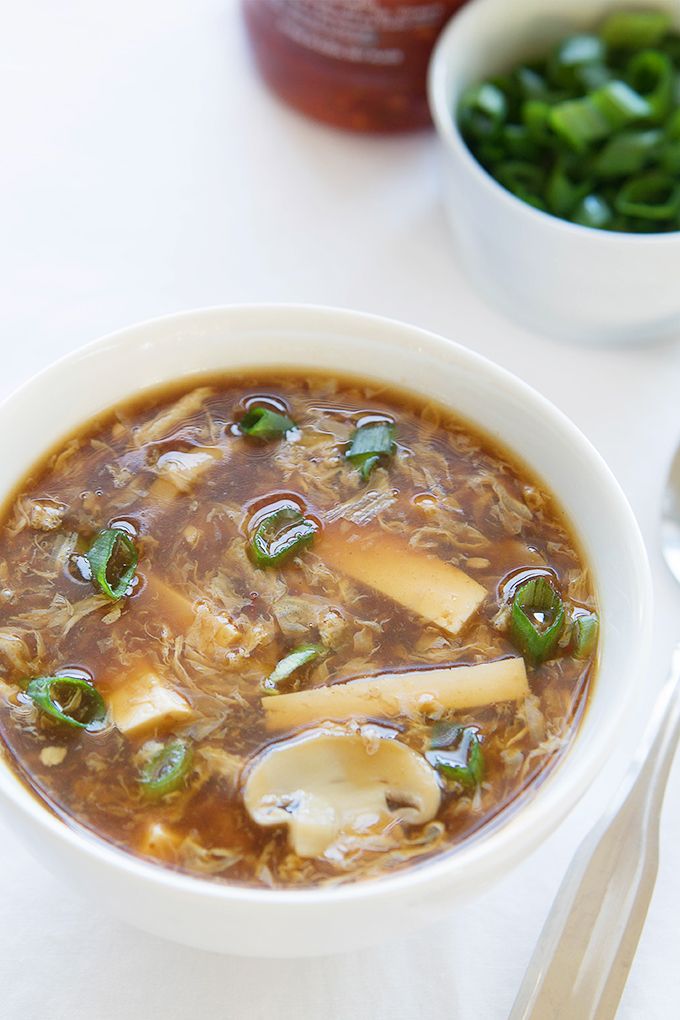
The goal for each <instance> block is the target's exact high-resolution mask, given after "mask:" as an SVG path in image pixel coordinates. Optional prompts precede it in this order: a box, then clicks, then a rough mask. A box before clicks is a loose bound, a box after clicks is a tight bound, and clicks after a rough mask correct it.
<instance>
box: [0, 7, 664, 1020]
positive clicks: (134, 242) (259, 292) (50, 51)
mask: <svg viewBox="0 0 680 1020" xmlns="http://www.w3.org/2000/svg"><path fill="white" fill-rule="evenodd" d="M0 13H1V14H2V23H1V24H0V38H1V39H2V42H1V46H2V65H1V67H0V95H2V104H1V108H0V145H1V147H2V155H1V157H0V203H1V205H2V216H1V217H0V294H1V304H0V309H1V311H0V315H1V323H2V331H1V334H0V336H1V340H0V344H1V348H0V349H1V351H2V360H1V362H0V395H4V394H5V393H7V392H9V391H10V390H11V389H12V388H13V387H14V386H16V385H17V384H19V383H21V382H22V381H23V380H24V379H26V378H28V377H29V376H30V375H31V374H32V373H33V372H34V371H36V370H37V369H38V368H41V367H42V366H44V365H46V364H47V363H49V362H50V361H52V360H54V359H55V358H56V357H57V356H58V355H60V354H62V353H64V352H66V351H70V350H72V349H73V348H74V347H77V346H78V345H80V344H82V343H84V342H86V341H88V340H90V339H92V338H94V337H96V336H98V335H100V334H103V333H106V332H108V331H110V330H113V329H116V328H117V327H121V326H124V325H127V324H129V323H132V322H135V321H136V320H141V319H145V318H149V317H152V316H156V315H160V314H163V313H166V312H173V311H177V310H180V309H184V308H191V307H196V306H200V305H210V304H221V303H228V302H247V301H272V300H275V301H276V300H278V301H306V302H317V303H324V304H332V305H342V306H347V307H352V308H358V309H362V310H367V311H371V312H378V313H382V314H385V315H388V316H392V317H395V318H399V319H404V320H406V321H409V322H413V323H416V324H418V325H420V326H424V327H428V328H430V329H432V330H435V331H437V332H439V333H442V334H444V335H445V336H449V337H452V338H454V339H456V340H459V341H461V342H463V343H465V344H467V345H469V346H470V347H472V348H474V349H475V350H477V351H481V352H482V353H484V354H487V355H489V356H490V357H491V358H493V359H495V360H496V361H498V362H500V363H501V364H503V365H505V366H506V367H508V368H510V369H512V370H514V371H515V372H517V373H518V374H519V375H521V376H522V377H523V378H525V379H526V380H527V381H528V382H530V383H532V384H533V385H535V386H537V387H538V388H539V389H540V390H542V392H543V393H544V394H545V395H546V396H547V397H549V398H551V399H552V400H553V401H554V402H555V403H556V404H557V405H558V406H559V407H561V408H562V409H563V410H564V411H566V412H567V414H569V415H570V416H571V417H572V418H573V419H574V420H575V421H576V423H577V424H578V425H579V426H580V427H581V428H582V429H583V430H584V431H585V433H586V434H587V435H588V436H589V437H590V438H591V439H592V441H593V442H594V443H595V445H596V446H597V447H598V448H599V450H600V451H601V452H602V453H603V454H604V456H605V457H606V459H607V460H608V461H609V463H610V465H611V467H612V468H613V470H614V472H615V473H616V474H617V476H618V478H619V479H620V481H621V483H622V485H623V487H624V489H625V490H626V492H627V494H628V496H629V498H630V500H631V503H632V505H633V508H634V510H635V512H636V514H637V515H638V518H639V520H640V523H641V526H642V529H643V531H644V534H645V538H646V541H647V544H648V548H649V553H650V557H651V561H652V566H653V571H654V575H655V585H656V595H657V611H656V647H655V652H654V657H653V661H652V662H651V663H650V668H649V672H648V674H647V675H645V676H641V677H640V703H641V725H642V718H643V715H644V712H645V711H647V710H648V707H649V705H650V704H651V701H652V700H653V695H654V691H655V689H656V688H657V687H658V686H659V685H660V683H661V681H662V679H663V674H664V671H665V669H666V666H667V662H668V658H669V654H670V648H671V644H672V641H673V640H674V638H675V637H680V611H679V610H680V592H678V591H677V590H676V589H675V588H674V587H673V583H672V581H671V579H670V577H669V576H666V574H665V572H664V567H663V564H662V561H661V559H660V555H659V551H658V541H657V528H658V507H659V498H660V493H661V489H662V484H663V478H664V475H665V471H666V467H667V464H668V461H669V458H670V455H671V452H672V449H673V447H674V444H675V442H676V440H677V438H678V435H679V433H680V346H679V345H678V344H677V343H671V344H667V345H665V346H661V347H648V348H645V347H644V346H641V347H640V348H638V349H635V350H630V351H612V352H604V351H597V350H587V349H580V348H576V347H567V346H564V345H558V344H556V343H554V342H552V341H550V340H547V339H545V338H542V337H540V336H535V335H532V334H529V333H527V332H524V331H523V330H521V329H518V328H516V327H514V326H513V325H512V324H510V323H508V322H507V321H505V320H504V319H502V318H500V317H499V316H498V315H496V314H495V313H494V312H492V311H490V310H489V309H488V308H487V307H486V306H485V305H484V304H483V303H482V302H481V300H480V299H479V298H478V297H477V296H476V294H474V293H472V292H471V291H470V289H469V287H468V284H467V282H466V280H465V279H464V277H463V276H462V275H461V269H460V265H459V263H458V261H457V257H456V252H455V250H454V247H453V244H452V242H451V239H450V237H449V234H448V232H447V227H446V225H445V223H444V220H443V215H442V208H441V203H440V199H439V184H438V156H439V152H438V146H437V142H436V139H435V138H434V137H433V136H431V135H428V134H423V135H419V136H414V137H409V138H402V139H371V138H357V137H352V136H348V135H345V134H342V133H337V132H334V131H332V130H330V129H326V128H323V127H320V126H318V125H315V124H313V123H311V122H307V121H305V120H303V119H301V118H300V117H298V116H297V115H295V114H293V113H291V112H290V111H288V110H287V109H285V108H284V107H282V106H281V105H280V104H279V103H278V102H277V101H276V100H275V99H273V98H272V97H271V96H270V95H269V94H268V93H267V92H266V91H265V90H264V88H263V87H262V85H261V84H260V82H259V80H258V79H257V78H256V76H255V73H254V70H253V68H252V66H251V63H250V59H249V55H248V51H247V49H246V45H245V40H244V37H243V31H242V27H241V21H240V16H239V10H238V6H237V4H236V3H235V0H231V2H230V0H117V2H116V3H111V2H109V3H104V2H103V0H63V2H61V3H55V2H54V0H21V2H19V3H12V2H10V0H4V2H3V3H2V4H1V5H0ZM578 299H579V295H574V300H578ZM130 372H131V373H134V365H131V366H130ZM54 397H55V399H54V430H55V436H56V435H58V434H59V431H60V428H59V395H58V394H55V395H54ZM47 440H48V437H46V442H47ZM9 442H11V436H3V437H2V443H3V444H5V443H9ZM621 555H622V556H625V555H626V551H625V549H622V550H621ZM631 739H634V738H633V737H631V735H627V734H622V742H624V741H630V740H631ZM622 755H623V751H622ZM614 767H615V766H614V764H613V765H612V769H614ZM616 767H617V768H618V766H616ZM593 779H594V780H596V779H597V777H593ZM614 779H616V776H614ZM606 782H607V777H602V778H601V781H600V783H599V784H597V783H596V785H595V789H594V791H592V792H591V794H590V795H589V797H588V798H586V800H585V801H584V802H582V804H581V805H580V806H579V808H578V809H577V811H576V812H575V813H574V814H573V815H572V817H571V818H570V819H569V821H568V823H567V824H565V825H564V826H563V827H562V828H561V829H560V830H559V831H558V832H557V833H556V834H555V835H554V836H553V837H552V838H551V839H550V840H549V841H548V843H547V844H545V845H544V846H543V847H542V848H541V850H540V851H539V852H537V853H536V854H535V855H534V856H533V857H532V858H531V859H529V860H528V861H527V862H526V863H525V864H524V865H523V866H522V867H521V868H520V869H519V870H517V871H516V872H515V873H514V874H513V875H512V876H510V877H505V878H504V879H503V880H502V882H501V883H500V884H499V885H498V886H497V887H496V889H494V890H493V891H492V892H491V893H490V894H488V895H486V896H485V897H484V898H483V899H481V900H480V901H479V902H478V903H476V904H475V905H474V906H472V907H469V908H466V909H465V910H459V911H457V912H456V913H455V914H453V915H452V916H451V919H450V921H449V923H447V924H445V925H442V926H440V927H439V928H437V929H435V930H430V931H426V932H424V933H423V932H421V933H414V935H413V937H412V938H411V939H410V940H409V941H408V942H403V943H399V944H396V945H392V946H389V947H387V948H381V949H377V950H373V951H370V952H364V953H361V954H360V955H359V954H357V955H350V956H344V957H338V958H333V959H322V960H312V961H300V962H258V961H252V960H245V961H244V960H237V959H232V958H224V957H219V956H216V955H211V954H207V953H200V952H195V951H191V950H187V949H183V948H180V947H178V946H174V945H171V944H167V943H164V942H161V941H159V940H157V939H155V938H152V937H150V936H147V935H143V934H140V933H138V932H136V931H134V930H132V929H129V928H127V927H125V926H123V925H122V924H120V923H118V922H116V921H113V920H111V919H110V918H109V917H108V916H106V915H105V914H103V913H102V912H101V911H100V909H99V907H98V905H97V903H85V902H83V901H81V900H80V899H79V898H78V897H77V895H74V894H73V893H72V892H70V891H68V890H66V889H64V888H62V887H61V886H59V885H57V884H55V882H54V881H53V880H52V879H51V877H50V876H49V875H48V874H47V872H46V871H44V870H43V869H42V867H40V866H38V865H37V864H35V863H34V862H33V860H32V859H31V858H30V856H29V855H28V854H27V852H26V850H25V849H24V847H23V845H21V844H20V843H19V842H18V841H17V840H16V838H15V836H14V835H13V833H12V831H11V829H10V828H9V827H7V826H6V825H5V823H4V821H2V820H0V1017H2V1020H33V1018H41V1020H42V1018H45V1017H49V1018H50V1020H61V1018H69V1020H80V1018H81V1017H82V1018H85V1017H87V1018H88V1020H89V1018H92V1020H113V1018H118V1017H125V1018H130V1020H179V1018H182V1020H184V1018H186V1017H197V1018H201V1020H213V1018H228V1020H232V1018H233V1020H241V1018H243V1020H270V1018H276V1020H279V1018H283V1020H287V1018H289V1017H290V1018H295V1020H316V1018H317V1017H318V1018H320V1017H324V1018H331V1020H336V1018H337V1020H349V1018H351V1020H369V1018H370V1020H383V1018H385V1020H386V1018H388V1017H389V1018H390V1020H407V1018H408V1020H412V1018H414V1017H416V1016H417V1017H418V1018H419V1020H439V1018H445V1017H446V1018H452V1017H460V1018H463V1020H467V1018H470V1020H504V1018H505V1017H507V1014H508V1011H509V1008H510V1004H511V1002H512V1000H513V996H514V993H515V990H516V988H517V986H518V984H519V981H520V979H521V976H522V974H523V971H524V967H525V965H526V963H527V960H528V958H529V955H530V952H531V949H532V946H533V943H534V940H535V938H536V936H537V934H538V931H539V930H540V926H541V924H542V922H543V919H544V917H545V915H546V913H547V911H548V908H549V905H550V902H551V900H552V896H553V894H554V892H555V891H556V889H557V886H558V884H559V881H560V877H561V875H562V873H563V870H564V868H565V867H566V865H567V863H568V861H569V859H570V856H571V854H572V852H573V850H574V848H575V846H576V845H577V843H578V840H579V839H580V837H581V836H582V834H583V833H584V832H585V831H586V829H587V827H588V825H589V823H590V822H591V821H592V820H593V818H594V817H595V815H596V813H597V810H598V809H599V807H600V806H601V804H602V801H603V799H604V797H605V796H606V793H605V792H603V791H604V790H605V787H606V790H609V789H611V781H609V786H606ZM662 828H663V831H662V860H661V869H660V874H659V880H658V884H657V889H656V894H655V897H654V901H653V903H652V907H651V910H650V914H649V918H648V922H647V926H646V929H645V932H644V935H643V938H642V942H641V945H640V948H639V951H638V955H637V959H636V961H635V964H634V968H633V971H632V974H631V977H630V980H629V984H628V987H627V990H626V993H625V998H624V1002H623V1005H622V1007H621V1010H620V1017H621V1018H622V1020H633V1018H635V1020H638V1018H642V1017H644V1018H645V1020H668V1018H670V1017H674V1016H677V1015H678V1009H679V1007H678V1002H679V1001H680V968H679V967H678V958H679V953H680V924H679V923H678V915H679V914H680V869H679V868H678V848H679V846H680V771H679V770H678V769H677V768H676V770H675V773H674V775H673V776H672V778H671V785H670V788H669V792H668V796H667V802H666V810H665V815H664V820H663V827H662ZM574 1020H579V1018H574Z"/></svg>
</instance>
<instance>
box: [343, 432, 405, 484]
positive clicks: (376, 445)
mask: <svg viewBox="0 0 680 1020" xmlns="http://www.w3.org/2000/svg"><path fill="white" fill-rule="evenodd" d="M394 432H395V428H394V425H392V424H391V423H390V422H385V421H378V422H370V423H369V424H367V425H360V426H359V428H357V429H355V430H354V433H353V434H352V439H351V443H350V447H349V450H348V451H347V453H346V457H347V458H348V460H351V461H352V463H353V464H354V466H355V467H356V468H358V469H359V472H360V474H361V477H362V478H363V479H364V481H365V480H366V479H367V478H368V476H369V475H370V473H371V471H372V470H373V468H374V467H375V466H376V464H377V463H378V462H379V461H380V458H381V457H389V456H390V454H391V453H392V452H393V450H394Z"/></svg>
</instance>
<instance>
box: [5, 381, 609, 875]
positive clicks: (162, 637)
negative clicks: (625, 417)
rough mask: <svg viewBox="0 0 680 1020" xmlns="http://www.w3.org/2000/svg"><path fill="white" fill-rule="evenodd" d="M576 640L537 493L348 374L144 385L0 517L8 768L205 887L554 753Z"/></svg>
mask: <svg viewBox="0 0 680 1020" xmlns="http://www.w3.org/2000/svg"><path fill="white" fill-rule="evenodd" d="M596 642H597V616H596V606H595V599H594V593H593V589H592V586H591V583H590V580H589V575H588V570H587V567H586V566H585V564H584V563H583V560H582V558H581V557H580V555H579V552H578V548H577V546H576V544H575V542H574V539H573V538H572V536H571V534H570V532H569V529H568V527H567V526H566V525H565V522H564V520H563V518H562V516H561V513H560V510H559V508H558V507H557V506H556V505H555V503H554V501H553V499H552V497H551V496H550V494H549V493H547V492H546V491H545V490H544V489H543V488H542V486H541V485H540V484H539V483H538V482H537V481H536V480H535V479H533V478H532V477H531V476H530V475H529V474H528V472H527V471H526V470H525V469H524V468H523V467H522V466H521V465H519V464H518V463H517V462H516V461H514V460H512V459H510V458H509V457H508V456H507V454H506V453H505V452H504V451H502V450H500V449H499V448H497V447H495V446H494V445H493V444H491V443H490V442H489V440H488V439H486V438H485V437H482V436H480V435H479V434H477V433H476V432H475V431H473V430H472V429H471V428H470V427H469V426H468V425H467V424H465V423H462V422H461V421H459V420H458V419H456V418H455V417H453V416H452V415H451V414H450V413H449V412H447V411H444V410H443V409H442V408H440V407H439V406H437V405H434V404H432V403H425V402H423V401H421V400H418V399H415V398H412V397H410V396H407V395H405V394H402V393H400V392H396V391H394V390H391V389H389V388H385V387H381V386H379V385H374V384H369V383H364V382H358V381H356V380H353V379H351V378H337V379H336V378H329V377H322V376H315V375H304V376H303V375H301V374H291V373H285V374H284V373H283V372H281V373H273V372H272V373H271V374H263V373H258V374H257V375H254V374H253V375H246V374H242V375H240V376H238V377H220V378H214V379H210V380H207V381H205V382H204V383H203V382H202V383H200V384H194V385H193V387H191V388H186V386H185V387H184V388H179V387H177V388H175V389H172V390H170V389H166V390H163V391H162V392H157V393H154V394H149V395H146V396H145V397H144V398H143V399H140V400H139V401H138V402H136V403H130V404H127V405H125V406H123V407H120V408H118V409H116V411H115V412H111V413H108V414H106V415H103V416H102V417H101V418H100V419H98V420H96V421H94V422H90V423H89V424H88V425H87V427H85V428H84V429H83V430H82V431H81V432H80V433H78V434H77V435H75V436H73V437H72V438H70V439H69V440H68V441H66V442H64V443H62V444H61V445H60V446H59V447H58V448H57V449H56V450H55V451H54V452H53V453H52V454H51V455H50V456H49V458H48V459H47V460H45V461H44V462H43V463H41V464H39V465H38V466H36V467H35V468H34V469H33V470H32V471H31V474H30V475H29V476H28V477H27V478H26V480H25V481H24V483H23V484H22V486H21V488H20V490H19V491H18V493H17V494H15V496H14V497H13V498H12V500H11V502H10V504H9V505H8V506H7V507H6V510H5V512H4V515H3V518H2V522H1V528H0V731H1V734H2V738H3V741H4V747H5V751H6V754H7V755H8V757H9V759H10V761H11V762H12V764H13V765H14V767H15V768H16V769H17V771H18V772H19V773H20V775H21V776H22V778H23V779H24V781H25V782H26V783H28V784H30V786H31V787H32V789H33V790H34V791H35V792H36V794H37V795H38V796H39V797H40V798H42V799H43V800H44V801H45V802H46V803H47V804H48V805H49V806H50V807H51V808H52V809H53V810H54V811H55V812H57V813H58V814H59V815H60V816H62V817H63V818H64V819H65V820H66V821H67V822H68V823H69V824H72V825H79V826H84V827H86V828H87V829H88V830H91V831H92V832H94V833H96V834H98V835H99V836H101V837H103V838H104V839H106V840H109V841H110V842H112V843H114V844H116V845H117V846H119V847H122V848H124V849H126V850H128V851H130V852H132V853H135V854H137V855H140V856H143V857H146V858H150V859H153V860H157V861H161V862H163V863H164V864H166V865H168V866H171V867H175V868H178V869H180V870H182V871H185V872H189V873H193V874H197V875H201V876H208V877H212V878H214V879H217V880H226V881H230V882H239V883H249V884H255V885H261V886H275V887H281V886H292V885H296V886H304V885H310V884H318V883H338V882H345V881H348V880H354V879H358V878H366V877H374V876H379V875H383V874H386V873H388V872H392V871H393V870H394V869H396V868H400V867H403V866H405V865H407V864H409V863H411V862H414V861H417V860H421V859H423V858H426V857H429V856H431V855H432V854H435V853H441V852H443V851H446V850H449V849H451V848H452V847H455V846H456V845H457V844H459V843H460V842H461V841H462V840H464V839H466V838H468V837H470V836H471V834H473V833H476V832H478V831H479V830H480V829H482V828H483V827H484V826H487V825H489V824H491V823H492V822H493V820H494V819H495V818H496V817H497V816H498V815H499V812H503V811H505V810H507V809H509V808H511V806H513V805H517V804H518V803H520V802H521V800H522V798H523V797H524V796H526V795H527V793H528V792H529V791H530V789H531V788H532V787H533V786H534V785H535V784H536V783H537V782H538V781H540V779H541V777H542V776H543V775H545V774H546V772H547V771H548V770H549V769H550V768H551V767H552V766H553V765H554V764H555V762H556V761H557V759H558V757H559V755H560V753H561V751H562V750H563V748H564V747H565V744H566V743H567V741H568V740H569V738H570V736H571V735H572V734H573V731H574V728H575V726H576V724H577V722H578V719H579V715H580V713H581V712H582V710H583V706H584V704H585V700H586V696H587V691H588V686H589V683H590V681H591V679H592V674H593V664H594V658H595V655H596ZM466 667H472V668H466ZM362 678H363V679H362ZM310 692H311V693H310Z"/></svg>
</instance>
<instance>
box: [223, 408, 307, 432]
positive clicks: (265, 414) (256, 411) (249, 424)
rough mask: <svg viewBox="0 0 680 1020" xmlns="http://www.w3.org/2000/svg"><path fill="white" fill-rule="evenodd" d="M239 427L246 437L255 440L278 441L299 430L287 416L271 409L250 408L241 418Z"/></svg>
mask: <svg viewBox="0 0 680 1020" xmlns="http://www.w3.org/2000/svg"><path fill="white" fill-rule="evenodd" d="M238 427H239V429H240V430H241V432H243V434H244V435H246V436H251V437H252V438H253V439H276V438H278V437H279V436H285V434H286V432H290V430H291V429H294V428H297V426H296V424H295V422H294V421H293V419H292V418H289V417H288V415H287V414H279V413H278V411H272V410H271V409H270V408H269V407H252V408H250V410H249V411H247V412H246V413H245V414H244V415H243V417H242V418H241V420H240V422H239V423H238Z"/></svg>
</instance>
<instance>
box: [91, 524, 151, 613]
mask: <svg viewBox="0 0 680 1020" xmlns="http://www.w3.org/2000/svg"><path fill="white" fill-rule="evenodd" d="M85 558H86V560H87V562H88V563H89V564H90V570H91V571H92V579H93V581H94V582H95V584H96V585H97V586H98V588H99V589H100V590H101V591H102V592H103V593H104V595H106V596H107V597H108V598H110V599H113V600H114V601H116V602H117V601H118V599H122V598H123V596H124V595H126V594H127V592H128V589H129V587H130V584H131V582H132V579H133V578H134V576H135V571H136V569H137V561H138V555H137V549H136V547H135V544H134V542H133V541H132V539H131V538H130V536H129V535H128V533H127V532H126V531H123V530H122V529H121V528H104V529H103V531H100V532H99V534H98V535H97V536H96V538H95V540H94V542H93V543H92V545H91V546H90V548H89V549H88V551H87V552H86V553H85Z"/></svg>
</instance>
